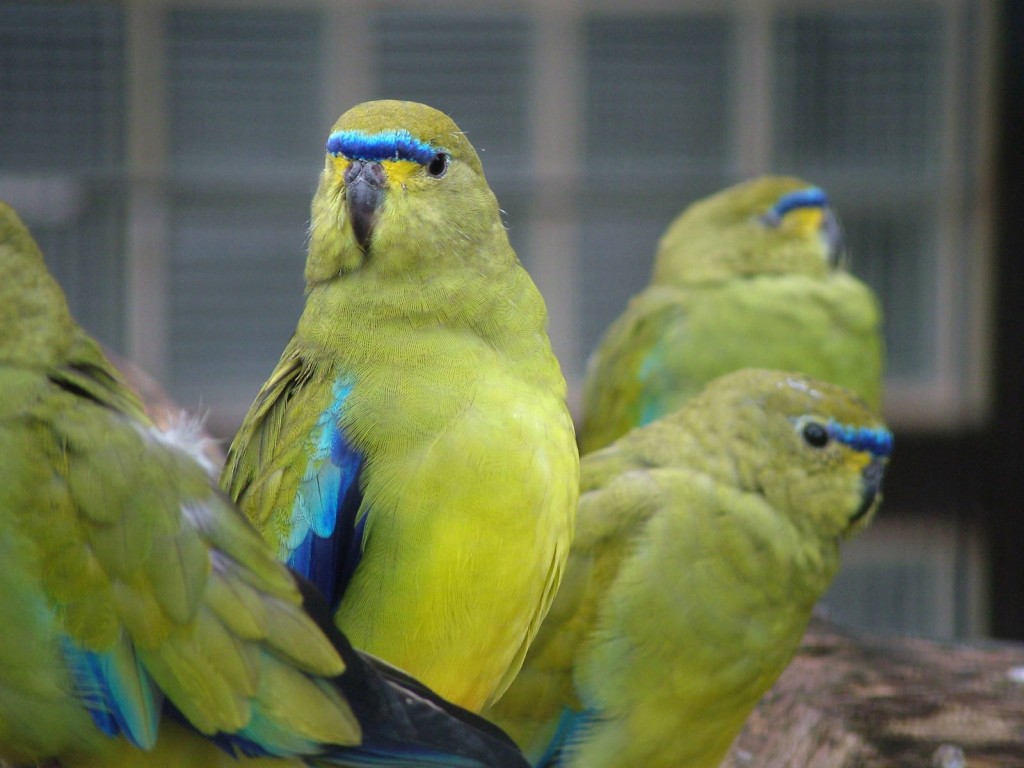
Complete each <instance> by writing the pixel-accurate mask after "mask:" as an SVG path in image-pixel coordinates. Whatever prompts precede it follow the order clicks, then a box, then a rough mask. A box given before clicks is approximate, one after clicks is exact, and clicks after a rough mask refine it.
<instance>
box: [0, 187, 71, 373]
mask: <svg viewBox="0 0 1024 768" xmlns="http://www.w3.org/2000/svg"><path fill="white" fill-rule="evenodd" d="M73 327H74V321H73V320H72V319H71V314H70V313H69V311H68V305H67V301H66V300H65V298H64V292H63V291H62V290H61V289H60V286H59V285H58V284H57V281H56V280H54V279H53V277H52V276H51V275H50V272H49V270H48V269H47V268H46V263H45V262H44V261H43V254H42V253H40V251H39V247H38V246H37V245H36V242H35V240H33V239H32V235H30V234H29V231H28V229H27V228H26V227H25V225H24V224H23V223H22V221H21V219H20V218H18V214H16V213H15V212H14V209H13V208H11V207H10V206H9V205H7V204H6V203H4V202H0V362H3V363H14V364H21V365H32V364H39V365H45V364H47V363H48V362H49V361H50V360H51V359H52V358H53V356H54V355H55V354H57V353H58V352H59V351H62V350H63V349H64V348H65V347H66V345H67V343H68V339H69V338H70V336H71V330H72V328H73Z"/></svg>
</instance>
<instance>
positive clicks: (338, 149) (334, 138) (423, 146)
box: [327, 129, 443, 165]
mask: <svg viewBox="0 0 1024 768" xmlns="http://www.w3.org/2000/svg"><path fill="white" fill-rule="evenodd" d="M442 151H443V150H442V149H440V148H438V147H435V146H433V145H432V144H428V143H427V142H425V141H422V140H420V139H417V138H416V137H415V136H413V135H412V134H411V133H409V132H408V131H407V130H405V129H401V130H397V131H381V132H380V133H364V132H363V131H335V132H334V133H332V134H331V135H330V136H328V137H327V152H328V154H331V155H334V156H335V157H338V156H339V155H342V156H344V157H347V158H349V159H350V160H372V161H380V160H411V161H412V162H414V163H419V164H420V165H427V164H429V163H430V161H431V160H433V159H434V157H435V156H436V155H437V154H438V153H439V152H442Z"/></svg>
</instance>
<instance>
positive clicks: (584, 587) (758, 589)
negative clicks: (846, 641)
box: [485, 369, 891, 768]
mask: <svg viewBox="0 0 1024 768" xmlns="http://www.w3.org/2000/svg"><path fill="white" fill-rule="evenodd" d="M810 422H815V423H817V424H819V425H821V426H822V428H823V429H825V430H826V433H827V434H829V435H832V436H831V437H830V438H829V440H828V441H827V444H825V445H823V446H820V447H816V446H815V445H812V444H810V443H809V442H808V439H809V438H808V437H807V435H806V433H805V431H806V430H808V429H813V428H808V426H807V425H808V424H809V423H810ZM830 424H831V425H834V426H832V427H830V426H828V425H830ZM837 425H843V426H842V429H845V430H846V431H845V432H843V431H842V429H840V428H839V427H838V426H837ZM833 430H835V431H833ZM841 435H845V437H839V436H841ZM818 436H819V437H820V431H819V435H818ZM844 440H845V442H844ZM890 449H891V437H890V436H889V433H888V432H887V431H885V429H884V426H883V425H882V423H881V422H880V421H879V419H878V418H877V417H876V416H875V415H873V414H872V412H871V411H870V410H869V409H868V408H867V407H866V406H865V405H864V404H863V403H862V401H860V400H859V399H857V398H856V397H854V396H853V395H852V394H850V393H849V392H848V391H846V390H844V389H841V388H839V387H835V386H833V385H830V384H826V383H823V382H818V381H815V380H812V379H808V378H806V377H803V376H800V375H797V374H789V373H781V372H774V371H764V370H752V369H748V370H742V371H739V372H736V373H733V374H730V375H727V376H724V377H722V378H720V379H718V380H716V381H714V382H712V383H711V384H710V385H709V386H708V387H707V389H706V390H705V391H704V392H703V393H702V394H700V395H699V396H698V397H697V398H695V399H694V400H692V401H691V402H690V403H689V404H688V405H687V406H686V407H684V408H683V409H681V410H679V411H677V412H676V413H674V414H671V415H669V416H667V417H665V418H663V419H661V420H659V421H656V422H654V423H652V424H650V425H648V426H646V427H643V428H639V429H636V430H633V431H632V432H630V433H629V434H628V435H626V436H625V437H623V438H621V439H620V440H619V441H617V442H616V443H614V444H613V445H611V446H609V447H607V448H605V449H604V450H601V451H598V452H596V453H593V454H590V455H588V456H586V457H585V458H584V460H583V462H582V466H581V496H580V504H579V512H578V518H577V532H576V538H575V541H574V542H573V547H572V553H571V555H570V559H569V564H568V566H567V569H566V575H565V578H564V580H563V585H562V589H561V591H560V592H559V594H558V597H557V599H556V600H555V604H554V605H553V606H552V609H551V612H550V613H549V615H548V618H547V620H546V621H545V623H544V625H543V626H542V627H541V631H540V633H539V635H538V637H537V640H536V641H535V643H534V645H533V646H532V647H531V649H530V653H529V654H528V656H527V661H526V664H525V665H524V667H523V669H522V671H521V672H520V675H519V677H518V678H517V679H516V681H515V682H514V683H513V685H512V687H511V688H510V689H509V690H508V692H507V693H506V695H505V697H504V698H503V699H502V700H501V701H500V702H498V703H497V704H496V705H495V707H494V708H492V709H490V710H487V711H486V712H485V714H486V716H488V717H490V718H492V719H493V720H494V721H495V722H497V723H498V724H499V725H501V726H502V727H504V728H505V729H506V730H507V731H508V732H509V733H511V734H512V735H513V737H514V738H515V739H516V740H517V741H518V742H519V744H520V746H521V747H523V749H524V751H525V752H526V754H527V757H528V758H530V759H531V760H532V761H536V760H538V759H539V758H540V757H541V755H543V754H544V753H545V752H547V753H548V760H547V762H544V763H543V764H544V765H547V766H556V765H557V766H571V767H572V768H603V767H604V766H609V767H610V766H640V765H642V766H645V768H659V767H660V766H665V767H666V768H668V767H669V766H671V768H698V767H700V768H704V767H707V768H711V767H712V766H716V765H718V764H719V762H720V761H721V759H722V757H723V756H724V754H725V752H726V750H727V749H728V747H729V744H730V743H731V741H732V739H733V737H734V736H735V734H736V733H737V732H738V731H739V729H740V727H741V725H742V723H743V721H744V720H745V718H746V717H747V715H748V713H749V712H750V710H751V709H752V708H753V706H754V705H755V704H756V702H757V700H758V699H759V698H760V696H761V695H762V694H763V693H764V692H765V691H766V690H767V689H768V687H769V686H770V685H771V684H772V682H773V681H774V680H775V678H776V677H777V676H778V675H779V674H780V673H781V672H782V670H783V668H784V667H785V666H786V664H787V663H788V662H789V660H790V658H791V656H792V655H793V653H794V652H795V650H796V648H797V645H798V643H799V640H800V638H801V636H802V634H803V631H804V629H805V627H806V624H807V621H808V620H809V618H810V614H811V609H812V607H813V605H814V603H815V601H816V600H817V599H818V598H819V597H820V595H821V594H822V593H823V592H824V591H825V589H826V588H827V587H828V585H829V582H830V581H831V579H832V577H833V575H834V574H835V572H836V569H837V568H838V565H839V543H840V540H841V539H843V538H845V537H847V536H848V535H850V534H851V533H852V532H854V531H855V530H857V529H859V528H861V527H863V526H864V525H865V524H866V523H867V521H868V520H869V519H870V517H871V516H872V514H873V513H874V511H875V509H876V507H877V504H878V501H879V499H880V496H879V495H878V490H879V485H880V481H881V475H882V470H883V468H884V466H885V463H886V461H887V457H888V454H889V450H890ZM566 712H577V713H583V717H581V718H578V720H577V721H576V724H575V726H574V730H573V732H572V734H571V737H570V738H569V739H568V741H567V743H564V744H562V745H561V751H560V752H558V751H556V753H555V754H554V756H552V754H551V753H552V750H553V747H552V739H553V737H554V736H555V730H556V727H557V726H558V723H559V720H560V718H562V717H563V714H565V713H566ZM588 718H589V719H588ZM570 720H571V718H570ZM565 722H568V721H565ZM565 722H563V727H564V726H565ZM562 735H564V734H562ZM535 764H536V763H535Z"/></svg>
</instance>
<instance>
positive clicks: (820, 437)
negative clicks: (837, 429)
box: [802, 421, 829, 448]
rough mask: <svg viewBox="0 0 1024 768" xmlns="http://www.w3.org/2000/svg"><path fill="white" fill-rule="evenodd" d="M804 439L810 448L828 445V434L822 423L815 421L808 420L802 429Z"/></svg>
mask: <svg viewBox="0 0 1024 768" xmlns="http://www.w3.org/2000/svg"><path fill="white" fill-rule="evenodd" d="M802 433H803V436H804V440H805V441H806V442H807V444H808V445H809V446H811V447H812V448H824V447H825V446H826V445H828V441H829V434H828V429H827V428H826V427H825V425H824V424H819V423H818V422H816V421H809V422H807V423H806V424H805V425H804V428H803V430H802Z"/></svg>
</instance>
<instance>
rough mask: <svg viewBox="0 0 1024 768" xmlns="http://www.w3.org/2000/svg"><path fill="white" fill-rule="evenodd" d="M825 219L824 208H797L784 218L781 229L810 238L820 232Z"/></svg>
mask: <svg viewBox="0 0 1024 768" xmlns="http://www.w3.org/2000/svg"><path fill="white" fill-rule="evenodd" d="M824 218H825V211H824V210H823V209H822V208H796V209H794V210H792V211H790V212H789V213H787V214H786V215H785V216H783V217H782V223H781V224H780V225H779V229H781V230H784V231H786V232H792V233H794V234H796V235H799V236H801V237H810V236H811V235H813V234H815V233H817V232H820V231H821V226H822V223H823V221H824Z"/></svg>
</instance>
